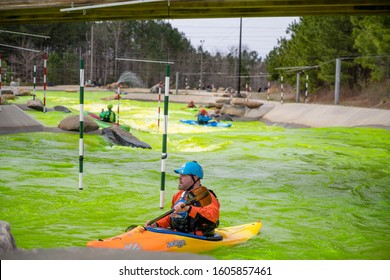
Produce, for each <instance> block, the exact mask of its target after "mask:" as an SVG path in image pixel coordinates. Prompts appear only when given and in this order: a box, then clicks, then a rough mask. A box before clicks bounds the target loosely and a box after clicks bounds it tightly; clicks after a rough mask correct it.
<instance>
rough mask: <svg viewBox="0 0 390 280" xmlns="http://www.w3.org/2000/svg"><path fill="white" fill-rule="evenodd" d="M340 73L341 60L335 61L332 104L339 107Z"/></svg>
mask: <svg viewBox="0 0 390 280" xmlns="http://www.w3.org/2000/svg"><path fill="white" fill-rule="evenodd" d="M340 73H341V59H340V58H337V59H336V79H335V86H334V104H335V105H339V103H340Z"/></svg>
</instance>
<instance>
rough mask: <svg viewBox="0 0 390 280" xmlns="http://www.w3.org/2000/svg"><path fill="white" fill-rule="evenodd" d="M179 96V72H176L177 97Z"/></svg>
mask: <svg viewBox="0 0 390 280" xmlns="http://www.w3.org/2000/svg"><path fill="white" fill-rule="evenodd" d="M178 94H179V72H176V95H178Z"/></svg>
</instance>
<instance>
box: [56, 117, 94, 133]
mask: <svg viewBox="0 0 390 280" xmlns="http://www.w3.org/2000/svg"><path fill="white" fill-rule="evenodd" d="M83 123H84V132H91V131H95V130H98V129H99V126H98V125H97V123H96V122H95V121H94V120H93V119H92V118H91V117H88V116H84V122H83ZM58 127H59V128H61V129H62V130H66V131H80V116H79V115H74V116H69V117H66V118H65V119H63V120H62V121H61V122H60V123H59V124H58Z"/></svg>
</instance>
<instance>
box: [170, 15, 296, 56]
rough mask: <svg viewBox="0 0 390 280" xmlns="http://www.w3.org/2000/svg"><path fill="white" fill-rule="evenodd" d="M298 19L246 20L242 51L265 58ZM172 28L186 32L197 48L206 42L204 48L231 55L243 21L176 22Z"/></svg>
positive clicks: (244, 19) (197, 20)
mask: <svg viewBox="0 0 390 280" xmlns="http://www.w3.org/2000/svg"><path fill="white" fill-rule="evenodd" d="M294 20H296V21H298V20H299V18H298V17H277V18H275V17H271V18H264V17H263V18H243V19H242V48H243V47H244V46H247V47H248V48H249V49H250V50H254V51H257V53H258V54H259V56H261V57H263V58H265V56H266V55H267V54H268V53H269V52H270V51H271V50H272V49H273V48H274V46H276V45H277V40H278V39H279V38H280V37H287V38H289V35H287V34H286V29H287V27H288V25H289V24H290V23H292V22H293V21H294ZM169 22H170V23H171V25H172V26H173V27H175V28H177V29H178V30H179V31H180V32H183V33H184V34H185V35H186V37H187V38H188V39H189V40H190V41H191V43H192V45H193V46H194V47H195V48H198V47H199V46H200V45H201V42H200V41H201V40H204V43H203V49H204V50H207V51H208V52H210V53H212V54H215V53H216V52H217V51H219V52H221V53H228V51H229V50H230V48H231V47H235V48H238V45H239V37H240V19H239V18H230V19H183V20H182V19H180V20H179V19H174V20H169Z"/></svg>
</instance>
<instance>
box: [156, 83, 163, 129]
mask: <svg viewBox="0 0 390 280" xmlns="http://www.w3.org/2000/svg"><path fill="white" fill-rule="evenodd" d="M162 86H163V85H162V83H160V84H159V86H158V108H157V133H160V107H161V89H162Z"/></svg>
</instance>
